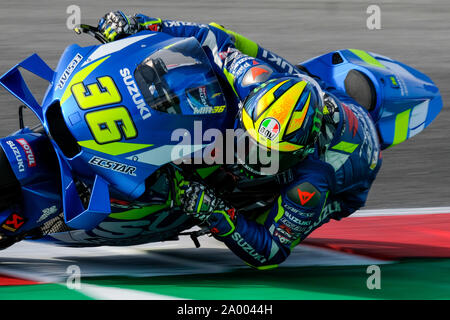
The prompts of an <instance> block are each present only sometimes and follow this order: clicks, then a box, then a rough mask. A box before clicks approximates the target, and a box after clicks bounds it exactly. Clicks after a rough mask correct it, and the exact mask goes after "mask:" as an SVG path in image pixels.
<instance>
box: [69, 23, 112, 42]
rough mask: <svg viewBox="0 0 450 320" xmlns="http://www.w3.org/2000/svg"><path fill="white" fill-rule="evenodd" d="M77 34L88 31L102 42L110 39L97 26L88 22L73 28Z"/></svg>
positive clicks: (87, 32)
mask: <svg viewBox="0 0 450 320" xmlns="http://www.w3.org/2000/svg"><path fill="white" fill-rule="evenodd" d="M73 31H75V33H76V34H82V33H86V34H88V35H90V36H92V37H94V38H95V39H97V40H98V41H99V42H100V43H102V44H105V43H108V40H106V38H105V37H104V36H103V34H101V33H100V31H99V30H98V28H97V27H94V26H90V25H88V24H80V25H79V26H77V27H75V28H73Z"/></svg>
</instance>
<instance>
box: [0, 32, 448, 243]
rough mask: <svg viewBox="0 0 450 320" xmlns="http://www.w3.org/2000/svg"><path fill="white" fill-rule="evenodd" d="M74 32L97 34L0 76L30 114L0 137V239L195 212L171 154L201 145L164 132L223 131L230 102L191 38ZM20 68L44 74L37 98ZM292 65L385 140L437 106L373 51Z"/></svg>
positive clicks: (433, 92) (159, 224)
mask: <svg viewBox="0 0 450 320" xmlns="http://www.w3.org/2000/svg"><path fill="white" fill-rule="evenodd" d="M76 31H77V32H78V33H81V32H84V33H88V34H91V35H93V36H94V37H95V38H96V39H98V40H99V41H100V42H101V44H100V45H96V46H89V47H80V46H78V45H75V44H74V45H71V46H69V47H68V48H67V49H66V50H65V51H64V53H63V54H62V56H61V59H60V61H59V64H58V66H57V68H56V69H55V70H52V69H51V68H50V67H49V66H48V65H47V64H46V63H45V62H44V61H43V60H42V59H41V58H40V57H39V56H38V55H36V54H34V55H32V56H30V57H28V58H27V59H25V60H24V61H22V62H20V63H19V64H17V65H16V66H15V67H13V68H12V69H11V70H9V71H8V72H7V73H5V74H4V75H3V76H1V77H0V83H1V84H2V86H3V87H5V88H6V89H7V90H8V91H9V92H10V93H11V94H13V95H14V96H15V97H16V98H17V99H19V100H20V101H21V102H22V103H23V104H24V106H25V107H27V108H29V109H31V110H32V111H33V112H34V114H35V115H36V117H37V118H38V119H39V121H40V123H41V125H40V126H38V127H35V128H28V127H25V126H24V125H23V120H22V116H20V120H21V121H20V123H21V125H20V130H18V131H17V132H14V133H12V134H11V135H9V136H7V137H5V138H2V139H0V146H1V148H0V171H1V173H2V180H1V182H0V191H1V192H0V247H1V248H6V247H8V246H10V245H12V244H14V243H15V242H17V241H21V240H38V241H50V242H52V243H57V244H62V245H66V246H98V245H135V244H142V243H148V242H155V241H164V240H175V239H177V237H178V235H179V234H180V233H182V232H183V231H184V230H187V229H190V228H191V227H193V226H194V225H195V224H196V222H195V221H194V220H193V219H192V218H191V217H189V216H188V215H186V214H184V213H183V212H182V211H181V210H180V209H179V206H178V205H177V204H178V200H179V199H178V198H177V197H178V196H177V191H176V190H175V186H176V185H178V183H179V182H180V181H181V180H182V179H183V177H182V176H181V175H180V173H179V168H178V167H177V166H175V165H174V164H173V162H174V160H177V159H178V158H179V159H181V158H183V157H186V156H188V155H190V154H196V153H197V152H201V150H202V149H204V148H205V147H206V146H207V145H206V144H205V143H203V142H201V141H200V142H198V143H196V142H195V141H194V143H192V144H189V145H188V146H187V147H188V148H182V149H181V150H182V152H179V150H180V148H178V147H179V143H178V140H176V139H175V140H174V137H173V131H174V130H175V129H177V128H183V129H184V130H185V134H188V135H189V134H191V135H192V136H194V135H195V124H196V123H201V124H202V129H203V130H207V129H216V130H217V129H218V130H220V131H224V130H225V129H226V128H230V127H231V128H232V126H233V124H232V123H233V121H234V115H235V114H236V110H232V109H231V107H230V106H229V104H227V94H226V90H224V86H223V84H221V82H220V80H219V79H218V78H217V77H216V76H215V73H214V71H213V68H212V66H211V65H210V63H209V60H208V57H207V55H206V54H205V52H204V50H203V49H202V47H201V46H200V44H199V43H198V41H197V40H196V39H194V38H175V37H171V36H169V35H167V34H164V33H160V32H152V31H141V32H139V33H137V34H136V35H133V36H129V37H127V38H125V39H122V40H118V41H114V42H111V43H107V41H106V40H105V39H104V38H103V36H102V35H101V34H100V33H99V32H97V30H96V28H94V27H90V26H87V25H81V26H80V27H79V28H77V29H76ZM20 68H23V69H26V70H28V71H30V72H32V73H34V74H35V75H37V76H39V77H40V78H42V79H44V80H46V81H48V82H49V87H48V89H47V92H46V94H45V97H44V99H43V101H42V103H39V102H38V101H36V99H35V98H34V96H33V95H32V93H31V91H30V90H29V88H28V86H27V84H26V83H25V81H24V79H23V77H22V75H21V72H20ZM299 68H303V69H305V70H307V71H308V72H309V73H310V74H313V75H314V76H317V77H319V78H320V79H322V80H323V81H325V82H326V83H329V84H330V85H332V86H334V87H336V88H338V89H341V90H343V91H344V92H347V93H348V94H349V95H351V96H352V97H354V98H355V99H356V100H357V101H358V99H359V100H364V101H362V102H361V103H362V104H365V105H367V106H370V113H371V116H372V118H373V120H374V122H375V124H376V127H377V130H378V134H379V136H380V141H381V143H382V147H383V148H384V149H385V148H388V147H390V146H393V145H396V144H398V143H401V142H403V141H405V140H406V139H408V138H410V137H412V136H414V135H416V134H417V133H419V132H420V131H422V130H423V129H424V128H425V127H427V126H428V125H429V124H430V123H431V122H432V121H433V120H434V119H435V117H436V116H437V114H438V113H439V112H440V110H441V109H442V99H441V96H440V93H439V90H438V89H437V87H436V86H435V85H434V84H433V82H432V81H431V80H430V79H429V78H428V77H427V76H426V75H424V74H422V73H420V72H419V71H417V70H415V69H413V68H411V67H409V66H407V65H404V64H402V63H400V62H397V61H394V60H392V59H389V58H387V57H383V56H380V55H377V54H373V53H367V52H365V51H361V50H338V51H334V52H331V53H328V54H325V55H322V56H319V57H316V58H314V59H311V60H308V61H306V62H304V63H301V64H300V65H299ZM355 83H357V84H360V86H363V87H364V88H363V87H358V85H356V86H355V85H354V84H355ZM363 89H364V91H365V92H366V94H364V96H360V92H362V91H363ZM367 92H369V94H367ZM358 102H360V101H358ZM24 106H21V109H20V111H22V108H23V107H24ZM19 114H21V112H20V113H19ZM177 148H178V149H177ZM208 170H209V168H208V167H205V168H200V169H198V170H196V173H195V174H196V175H197V177H198V178H200V179H201V178H203V177H206V176H207V174H208Z"/></svg>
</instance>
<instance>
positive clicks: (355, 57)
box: [301, 49, 443, 149]
mask: <svg viewBox="0 0 450 320" xmlns="http://www.w3.org/2000/svg"><path fill="white" fill-rule="evenodd" d="M301 65H302V66H303V67H305V68H306V69H307V70H308V72H310V73H311V74H313V75H314V76H318V77H320V78H321V79H322V80H323V81H324V82H325V83H326V84H327V85H328V86H331V87H335V88H337V89H338V90H341V91H343V92H345V84H344V81H345V78H346V77H347V74H348V73H349V72H350V71H351V70H357V71H360V72H362V73H363V74H364V75H366V76H367V77H368V78H369V79H370V81H371V82H372V83H373V86H374V88H375V91H376V104H375V107H374V108H373V110H371V111H370V114H371V116H372V119H373V120H374V122H375V124H376V127H377V130H378V133H379V136H380V143H381V147H382V149H386V148H388V147H391V146H394V145H397V144H399V143H401V142H403V141H405V140H407V139H409V138H411V137H413V136H415V135H416V134H418V133H419V132H421V131H422V130H424V129H425V128H426V127H427V126H428V125H430V123H431V122H432V121H433V120H434V119H435V118H436V116H437V115H438V114H439V112H440V111H441V109H442V106H443V103H442V97H441V94H440V92H439V89H438V88H437V87H436V85H435V84H434V83H433V81H432V80H431V79H430V78H429V77H428V76H426V75H425V74H423V73H421V72H419V71H417V70H415V69H414V68H412V67H409V66H407V65H405V64H403V63H401V62H398V61H395V60H392V59H390V58H387V57H384V56H381V55H378V54H375V53H368V52H365V51H362V50H355V49H349V50H339V51H334V52H330V53H328V54H325V55H322V56H319V57H316V58H313V59H311V60H308V61H306V62H304V63H302V64H301Z"/></svg>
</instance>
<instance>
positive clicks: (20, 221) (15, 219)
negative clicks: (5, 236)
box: [2, 213, 26, 232]
mask: <svg viewBox="0 0 450 320" xmlns="http://www.w3.org/2000/svg"><path fill="white" fill-rule="evenodd" d="M25 222H26V219H25V218H23V217H22V216H20V215H19V214H17V213H12V214H11V215H10V216H9V217H8V218H7V219H6V221H5V222H4V223H3V224H2V228H3V229H5V230H8V231H11V232H16V231H17V230H19V229H20V228H21V227H22V226H23V225H24V224H25Z"/></svg>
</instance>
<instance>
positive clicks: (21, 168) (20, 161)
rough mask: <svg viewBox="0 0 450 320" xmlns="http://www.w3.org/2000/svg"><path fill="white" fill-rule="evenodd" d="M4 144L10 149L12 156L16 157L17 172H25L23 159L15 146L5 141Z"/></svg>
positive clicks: (11, 142)
mask: <svg viewBox="0 0 450 320" xmlns="http://www.w3.org/2000/svg"><path fill="white" fill-rule="evenodd" d="M6 144H7V145H8V146H9V147H10V148H11V150H12V152H13V153H14V156H15V157H16V162H17V169H18V170H19V172H25V165H24V162H23V158H22V155H21V154H20V151H19V149H18V148H17V146H16V144H15V143H14V142H13V141H11V140H8V141H6Z"/></svg>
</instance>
